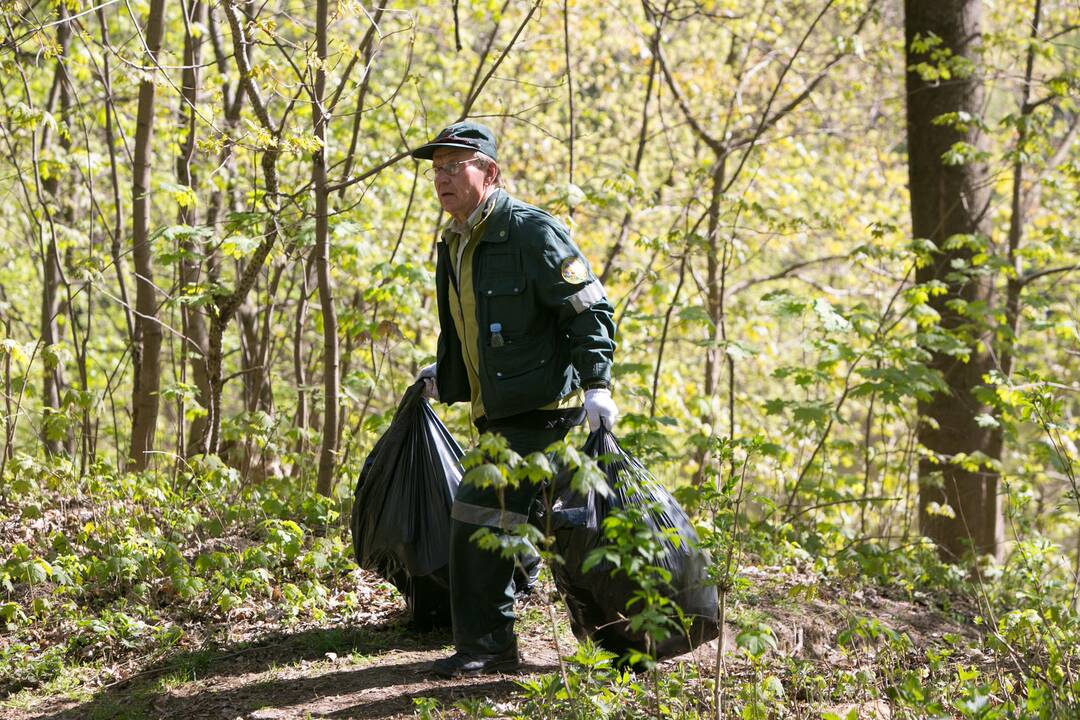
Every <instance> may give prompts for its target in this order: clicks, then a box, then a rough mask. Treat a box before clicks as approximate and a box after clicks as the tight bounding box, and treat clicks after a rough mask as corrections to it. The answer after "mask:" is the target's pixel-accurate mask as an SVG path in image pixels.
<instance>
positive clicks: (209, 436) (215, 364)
mask: <svg viewBox="0 0 1080 720" xmlns="http://www.w3.org/2000/svg"><path fill="white" fill-rule="evenodd" d="M225 15H226V17H227V18H228V21H229V28H230V30H231V32H232V44H233V59H234V60H235V62H236V65H237V69H238V70H239V71H240V77H241V89H242V90H243V91H244V92H245V93H246V94H247V98H248V100H249V101H250V102H251V106H252V109H253V110H254V112H255V116H256V118H257V120H258V122H259V124H260V125H261V126H262V127H263V129H264V130H266V131H267V132H268V133H270V134H271V135H272V136H273V137H275V138H276V137H277V136H278V135H279V134H280V129H279V128H275V127H274V124H273V122H272V121H271V120H270V115H269V113H268V112H267V109H266V104H265V103H264V102H263V99H262V93H261V91H260V90H259V86H258V85H256V83H255V79H254V77H253V75H252V69H251V60H250V58H249V56H248V40H247V38H246V36H245V35H244V30H243V25H242V16H241V13H240V10H239V8H238V7H237V6H236V5H235V4H233V3H231V2H230V3H227V4H226V6H225ZM279 152H280V151H279V150H278V146H277V144H276V143H274V144H272V145H270V146H268V147H267V148H266V149H265V150H264V151H263V156H262V159H261V161H260V163H259V164H260V167H261V169H262V175H263V184H264V194H263V203H264V205H265V206H266V209H267V211H268V213H269V217H268V219H267V221H266V224H265V226H264V232H263V240H262V242H261V243H260V244H259V247H258V248H256V250H255V252H254V253H253V254H252V256H251V259H250V260H249V261H248V263H247V265H246V266H245V267H244V271H243V274H242V275H241V276H240V278H239V279H238V280H237V283H236V288H235V289H234V290H233V291H232V292H231V293H229V294H228V295H226V296H223V297H219V298H218V300H217V305H216V307H215V308H214V310H213V312H212V314H211V316H210V349H209V353H208V354H207V370H208V374H209V378H210V406H209V407H208V408H207V409H208V411H209V418H208V421H207V427H206V432H205V433H204V441H203V447H205V448H206V452H209V453H217V452H218V446H219V442H220V434H221V391H222V386H223V378H222V360H223V351H222V340H223V337H224V335H225V329H226V328H227V327H228V325H229V322H230V320H231V319H232V317H233V315H234V314H235V313H236V311H237V309H238V308H239V307H240V304H241V303H242V302H243V301H244V298H246V297H247V294H248V292H249V291H250V290H251V288H252V286H254V284H255V280H256V278H257V277H258V275H259V273H260V272H262V268H263V264H264V263H265V262H266V258H267V256H268V255H269V254H270V250H271V249H272V248H273V247H274V245H275V244H276V243H277V239H278V235H279V234H280V227H279V225H278V212H279V206H278V203H279V202H280V198H279V183H278V174H277V160H278V156H279Z"/></svg>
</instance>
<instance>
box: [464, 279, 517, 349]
mask: <svg viewBox="0 0 1080 720" xmlns="http://www.w3.org/2000/svg"><path fill="white" fill-rule="evenodd" d="M527 285H528V284H527V282H526V278H525V275H524V274H523V273H521V272H516V273H512V274H499V275H488V274H482V276H481V277H480V278H479V279H478V281H477V283H476V294H477V295H478V297H479V300H480V302H481V303H483V304H484V306H485V312H484V313H483V318H482V322H484V323H485V325H484V326H483V327H481V328H480V334H481V336H482V337H483V338H484V340H485V342H486V343H487V344H489V345H490V344H491V334H492V333H491V325H492V324H493V323H498V325H499V326H500V327H501V332H502V335H503V338H504V339H507V340H508V339H511V338H517V337H520V336H521V335H522V334H524V333H525V331H526V330H527V329H528V327H529V297H528V293H526V290H527V289H528V287H527Z"/></svg>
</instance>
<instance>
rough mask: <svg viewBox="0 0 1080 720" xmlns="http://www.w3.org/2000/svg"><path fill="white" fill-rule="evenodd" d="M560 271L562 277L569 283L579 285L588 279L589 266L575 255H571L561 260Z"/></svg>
mask: <svg viewBox="0 0 1080 720" xmlns="http://www.w3.org/2000/svg"><path fill="white" fill-rule="evenodd" d="M560 271H561V272H562V279H563V280H565V281H566V282H568V283H570V284H571V285H580V284H581V283H583V282H585V281H586V280H588V279H589V266H588V265H586V264H585V261H584V260H582V259H581V258H580V257H578V256H577V255H571V256H570V257H568V258H566V259H565V260H563V261H562V266H561V267H560Z"/></svg>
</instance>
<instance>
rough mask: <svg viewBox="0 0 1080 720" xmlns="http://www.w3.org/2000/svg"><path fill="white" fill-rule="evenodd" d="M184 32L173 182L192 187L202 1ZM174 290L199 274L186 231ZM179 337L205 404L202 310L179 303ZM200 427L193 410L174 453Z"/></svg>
mask: <svg viewBox="0 0 1080 720" xmlns="http://www.w3.org/2000/svg"><path fill="white" fill-rule="evenodd" d="M184 14H185V30H186V32H185V34H184V70H183V73H182V76H181V83H182V87H181V98H182V100H181V103H180V111H179V113H178V118H177V119H178V120H179V122H180V123H181V124H182V125H184V126H186V132H185V135H184V136H183V140H182V141H181V143H180V154H179V155H178V156H177V158H176V181H177V183H179V184H180V185H185V186H188V187H191V188H194V187H195V177H194V176H193V174H192V171H191V160H192V157H193V156H194V154H195V128H196V124H195V117H196V116H195V108H196V105H197V103H198V102H199V71H198V67H199V64H200V62H201V60H202V35H201V34H199V35H198V36H196V34H195V33H194V32H192V27H193V26H195V25H199V26H202V25H204V24H205V18H206V5H204V4H203V3H202V2H201V1H200V0H193V2H192V3H191V5H190V10H189V9H188V8H187V7H185V8H184ZM177 222H179V223H180V224H181V225H191V226H193V225H195V223H196V222H197V217H196V215H195V208H193V207H181V208H180V209H179V211H178V213H177ZM181 249H182V251H183V252H182V253H181V258H180V292H181V293H182V294H186V293H188V292H191V291H192V290H193V289H194V288H195V287H196V286H198V285H199V282H200V277H201V273H202V267H201V266H202V263H201V262H200V258H202V256H203V254H204V250H203V247H202V244H201V243H200V244H196V242H195V239H194V237H193V236H191V235H186V236H185V237H184V239H183V240H182V242H181ZM180 314H181V323H182V328H183V332H184V340H183V342H182V343H181V346H180V347H181V350H180V357H181V367H182V368H183V369H182V370H181V372H182V373H183V374H184V377H185V380H186V373H187V362H188V360H189V359H190V363H191V378H192V380H194V385H195V390H196V393H195V402H197V403H198V404H199V405H200V406H201V407H203V408H205V407H206V405H207V404H208V402H209V400H208V398H209V397H210V378H209V376H208V374H207V371H206V353H207V352H208V350H209V346H210V337H209V333H208V332H207V327H206V317H205V310H203V309H202V308H201V307H193V306H191V305H188V304H183V305H181V306H180ZM178 414H179V418H178V422H179V423H180V427H181V428H182V427H183V423H184V415H185V412H184V403H183V402H181V405H180V408H179V413H178ZM205 429H206V416H205V415H202V414H199V415H196V417H195V418H193V419H192V421H191V427H190V429H189V430H188V431H187V433H186V434H187V438H188V441H187V442H186V443H184V445H182V446H181V448H180V453H179V454H182V455H184V456H185V457H190V456H192V455H194V454H197V453H198V452H199V451H200V448H199V442H200V441H201V439H202V437H203V434H204V432H205Z"/></svg>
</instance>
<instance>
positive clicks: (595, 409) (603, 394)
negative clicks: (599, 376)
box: [585, 388, 619, 432]
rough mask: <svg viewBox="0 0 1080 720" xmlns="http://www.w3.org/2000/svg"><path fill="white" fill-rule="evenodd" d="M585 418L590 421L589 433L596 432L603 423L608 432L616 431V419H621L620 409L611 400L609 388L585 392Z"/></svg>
mask: <svg viewBox="0 0 1080 720" xmlns="http://www.w3.org/2000/svg"><path fill="white" fill-rule="evenodd" d="M585 416H586V417H587V418H588V419H589V432H595V431H596V429H597V428H599V427H600V423H601V421H602V422H603V424H604V427H606V428H607V429H608V430H614V429H615V419H616V418H618V417H619V408H618V407H616V406H615V401H614V400H612V399H611V391H610V390H608V389H607V388H596V389H594V390H586V391H585Z"/></svg>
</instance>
